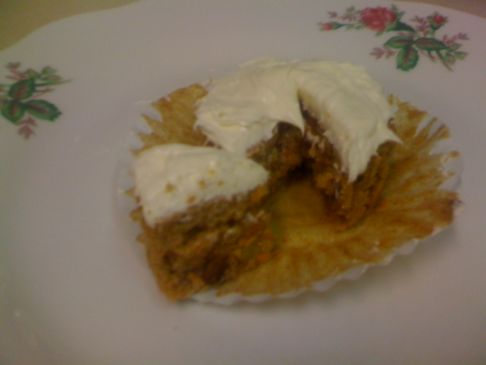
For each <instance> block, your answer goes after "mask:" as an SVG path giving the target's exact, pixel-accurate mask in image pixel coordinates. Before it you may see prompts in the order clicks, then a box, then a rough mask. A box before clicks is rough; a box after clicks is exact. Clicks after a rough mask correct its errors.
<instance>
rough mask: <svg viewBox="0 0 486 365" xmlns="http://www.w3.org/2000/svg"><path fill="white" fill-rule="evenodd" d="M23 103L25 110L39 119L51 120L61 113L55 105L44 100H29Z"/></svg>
mask: <svg viewBox="0 0 486 365" xmlns="http://www.w3.org/2000/svg"><path fill="white" fill-rule="evenodd" d="M25 105H26V109H27V112H29V113H30V114H31V115H32V116H34V117H36V118H39V119H43V120H49V121H53V120H55V119H57V118H58V117H59V116H60V115H61V111H60V110H59V109H58V108H57V106H55V105H54V104H52V103H49V102H48V101H45V100H29V101H28V102H27V103H25Z"/></svg>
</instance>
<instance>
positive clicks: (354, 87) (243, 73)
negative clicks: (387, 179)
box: [195, 59, 398, 181]
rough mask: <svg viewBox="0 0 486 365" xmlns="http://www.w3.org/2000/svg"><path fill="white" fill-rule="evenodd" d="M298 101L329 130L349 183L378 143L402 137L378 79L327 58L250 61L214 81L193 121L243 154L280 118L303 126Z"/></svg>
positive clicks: (265, 136)
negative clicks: (393, 127) (393, 125)
mask: <svg viewBox="0 0 486 365" xmlns="http://www.w3.org/2000/svg"><path fill="white" fill-rule="evenodd" d="M301 103H302V104H303V107H304V108H305V109H306V110H307V111H308V112H310V113H311V114H312V115H313V116H314V117H315V118H316V119H317V120H318V122H319V123H320V124H321V126H322V127H323V129H324V130H325V131H326V132H325V134H326V136H327V137H328V138H329V140H330V142H331V143H332V144H333V146H334V147H335V148H336V150H337V152H338V154H339V156H340V159H341V166H342V169H343V171H344V172H346V173H347V174H348V178H349V180H350V181H354V180H355V179H356V177H357V176H358V175H359V174H360V173H362V172H363V171H364V170H365V169H366V166H367V165H368V162H369V160H370V158H371V157H372V156H373V155H374V154H375V153H376V151H377V148H378V146H379V145H381V144H382V143H384V142H386V141H397V140H398V138H397V137H396V136H395V134H394V133H393V132H392V131H391V130H390V129H389V128H388V121H389V119H390V117H391V115H392V110H391V107H390V105H389V104H388V101H387V99H386V96H385V95H384V93H383V90H382V87H381V86H380V84H379V83H378V82H376V81H375V80H373V79H372V78H371V76H370V75H369V74H368V73H367V72H366V71H365V70H364V68H362V67H359V66H355V65H352V64H348V63H337V62H328V61H294V62H282V61H278V60H274V59H264V60H257V61H253V62H250V63H246V64H244V65H243V66H242V67H241V68H240V69H239V70H238V71H237V72H236V73H234V74H231V75H229V76H226V77H224V78H221V79H218V80H215V81H213V82H212V83H211V84H210V85H209V92H208V94H207V95H206V96H205V97H204V98H203V99H202V100H201V102H200V103H199V105H198V109H197V114H196V115H197V121H196V125H195V127H196V128H199V129H200V130H201V131H202V132H203V133H204V134H205V135H206V136H207V137H208V138H209V140H211V141H212V142H213V143H215V144H217V145H218V146H220V147H222V148H223V149H225V150H227V151H229V152H232V153H235V154H238V155H241V156H244V155H245V153H246V151H247V150H248V149H249V148H251V147H252V146H254V145H256V144H258V143H259V142H261V141H265V140H267V139H269V138H270V137H271V136H272V131H273V129H274V127H275V126H276V125H277V123H279V122H287V123H290V124H292V125H294V126H296V127H298V128H300V129H301V130H302V131H304V118H303V115H302V113H301V109H300V104H301Z"/></svg>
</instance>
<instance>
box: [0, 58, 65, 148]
mask: <svg viewBox="0 0 486 365" xmlns="http://www.w3.org/2000/svg"><path fill="white" fill-rule="evenodd" d="M6 68H7V70H8V72H9V74H8V75H7V76H6V78H7V79H8V80H9V81H10V82H9V83H0V110H1V114H2V116H3V117H4V118H5V119H7V120H8V121H9V122H10V123H12V124H13V125H15V126H17V127H18V133H19V135H21V136H23V137H24V138H25V139H29V138H30V137H31V136H33V135H34V134H35V131H34V128H36V127H37V121H38V120H44V121H49V122H53V121H55V120H56V119H57V118H59V116H60V115H61V114H62V113H61V111H60V110H59V108H58V107H57V106H56V105H54V104H53V103H51V102H49V101H47V100H45V99H41V96H43V95H45V94H48V93H50V92H52V91H53V90H54V87H55V86H57V85H59V84H62V83H65V82H67V81H68V80H64V79H63V78H62V77H61V76H59V75H58V74H57V71H56V70H55V69H54V68H52V67H50V66H45V67H43V68H42V69H41V70H40V71H36V70H34V69H31V68H29V69H26V70H24V71H22V70H21V68H20V62H11V63H9V64H7V66H6Z"/></svg>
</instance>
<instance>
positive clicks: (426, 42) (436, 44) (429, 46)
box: [414, 37, 447, 51]
mask: <svg viewBox="0 0 486 365" xmlns="http://www.w3.org/2000/svg"><path fill="white" fill-rule="evenodd" d="M414 44H415V46H417V48H418V49H423V50H424V51H440V50H443V49H446V48H447V45H446V44H445V43H443V42H441V41H439V40H437V39H435V38H426V37H423V38H418V39H417V40H416V41H415V43H414Z"/></svg>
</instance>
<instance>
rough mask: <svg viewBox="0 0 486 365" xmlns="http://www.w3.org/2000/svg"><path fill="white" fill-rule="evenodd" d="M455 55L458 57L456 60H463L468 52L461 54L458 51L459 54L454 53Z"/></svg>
mask: <svg viewBox="0 0 486 365" xmlns="http://www.w3.org/2000/svg"><path fill="white" fill-rule="evenodd" d="M454 54H455V55H456V58H457V59H458V60H463V59H464V58H466V56H467V52H460V51H458V52H454Z"/></svg>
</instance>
